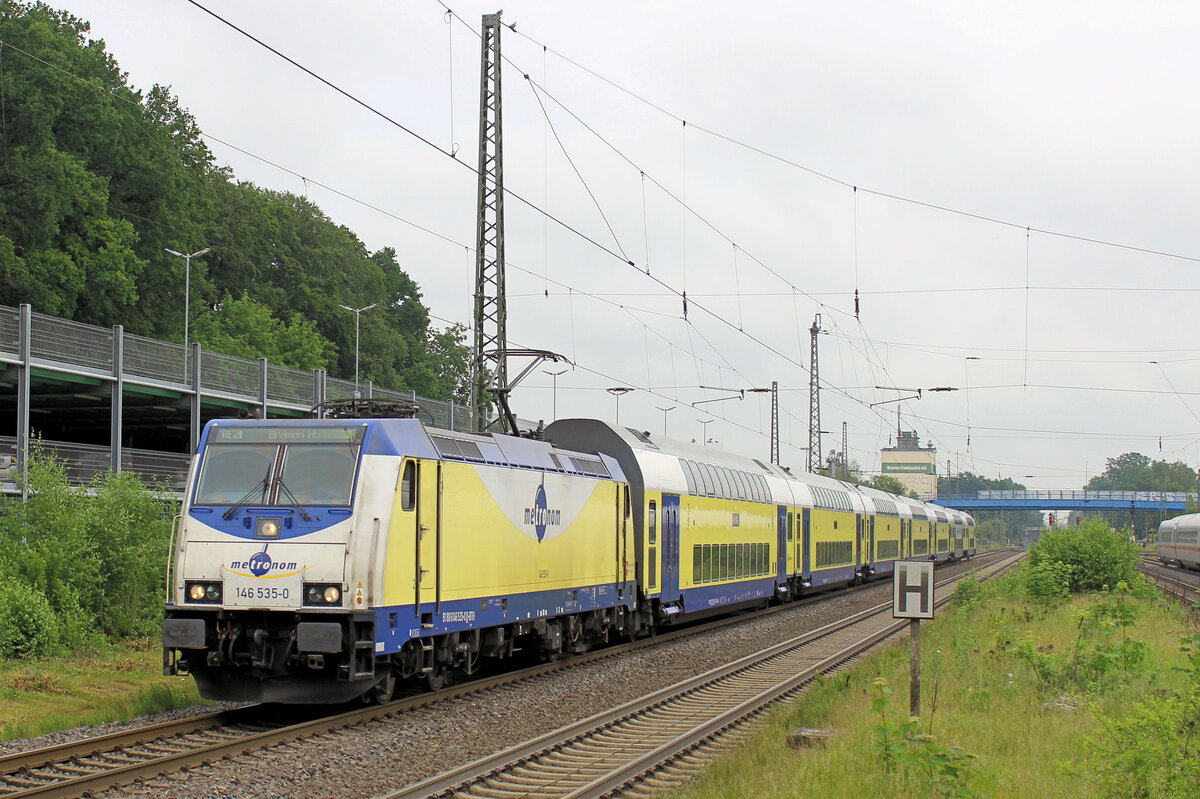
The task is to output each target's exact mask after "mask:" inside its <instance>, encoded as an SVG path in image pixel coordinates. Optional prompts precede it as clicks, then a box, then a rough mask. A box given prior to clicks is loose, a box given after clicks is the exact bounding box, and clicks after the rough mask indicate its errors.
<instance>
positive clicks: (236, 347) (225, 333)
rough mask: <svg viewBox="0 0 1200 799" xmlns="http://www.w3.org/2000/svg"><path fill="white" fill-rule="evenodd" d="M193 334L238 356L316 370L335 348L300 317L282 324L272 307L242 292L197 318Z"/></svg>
mask: <svg viewBox="0 0 1200 799" xmlns="http://www.w3.org/2000/svg"><path fill="white" fill-rule="evenodd" d="M193 336H194V337H195V340H196V341H199V342H201V343H202V344H203V345H204V347H205V348H206V349H209V350H212V351H214V352H222V353H225V354H226V355H235V356H238V357H241V358H266V359H267V360H269V361H270V362H271V363H276V364H279V365H281V366H290V367H292V368H295V369H307V370H312V369H319V368H321V367H323V366H325V365H326V364H327V363H329V362H330V361H332V360H333V358H334V356H335V354H336V347H334V345H333V342H331V341H329V340H328V339H327V338H325V337H324V336H322V335H321V334H320V333H318V332H317V328H316V325H314V324H313V323H312V322H310V321H309V320H307V319H305V318H304V317H302V316H295V317H293V318H292V321H291V322H288V323H286V324H285V323H284V322H281V321H280V320H278V319H276V318H275V317H274V316H272V315H271V309H270V308H268V307H267V306H265V305H263V304H262V303H260V302H257V301H255V300H252V299H250V298H249V297H248V296H246V295H242V298H241V299H238V300H235V299H232V298H231V297H230V296H229V295H228V294H226V295H225V299H224V300H223V301H222V302H221V303H220V304H219V305H218V306H217V308H216V309H214V310H210V311H208V312H207V313H205V314H203V315H202V316H201V317H200V318H198V319H197V320H196V324H195V327H194V332H193Z"/></svg>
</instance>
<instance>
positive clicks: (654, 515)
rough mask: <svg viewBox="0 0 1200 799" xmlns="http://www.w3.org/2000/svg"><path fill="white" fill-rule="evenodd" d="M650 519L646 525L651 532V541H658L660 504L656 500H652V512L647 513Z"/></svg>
mask: <svg viewBox="0 0 1200 799" xmlns="http://www.w3.org/2000/svg"><path fill="white" fill-rule="evenodd" d="M646 515H647V516H648V517H649V519H650V521H649V522H648V523H647V525H646V527H647V529H648V531H649V533H650V543H651V544H656V543H658V506H657V504H656V503H655V502H654V500H650V512H649V513H648V514H646Z"/></svg>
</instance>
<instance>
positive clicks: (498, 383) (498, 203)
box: [471, 13, 509, 430]
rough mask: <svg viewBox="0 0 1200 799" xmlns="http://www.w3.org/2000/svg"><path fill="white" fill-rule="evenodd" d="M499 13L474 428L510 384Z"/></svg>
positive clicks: (482, 108) (485, 91)
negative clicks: (491, 391) (493, 391)
mask: <svg viewBox="0 0 1200 799" xmlns="http://www.w3.org/2000/svg"><path fill="white" fill-rule="evenodd" d="M500 27H501V26H500V14H499V13H496V14H484V15H483V35H482V42H483V50H482V54H481V57H480V62H481V69H480V78H479V198H478V211H479V215H478V219H477V224H476V236H475V316H474V324H475V346H474V348H473V350H472V353H471V356H472V357H471V369H472V374H471V407H472V409H473V410H474V413H475V429H476V430H484V429H486V428H487V424H488V421H487V420H488V418H489V416H490V410H491V397H489V396H488V387H489V386H488V383H489V379H488V370H487V368H486V366H487V361H488V360H490V359H494V360H495V363H496V366H495V371H494V372H493V374H492V379H491V381H490V382H491V383H492V385H493V386H495V387H496V388H497V389H499V390H500V391H506V390H507V389H508V388H509V385H508V335H507V332H506V330H505V328H506V325H507V313H508V312H507V308H506V304H505V299H504V158H503V152H504V147H503V135H502V127H501V124H500V122H501V115H500Z"/></svg>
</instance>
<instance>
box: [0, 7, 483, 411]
mask: <svg viewBox="0 0 1200 799" xmlns="http://www.w3.org/2000/svg"><path fill="white" fill-rule="evenodd" d="M89 30H90V29H89V26H88V23H87V22H85V21H83V20H80V19H78V18H76V17H73V16H71V15H70V14H69V13H67V12H64V11H56V10H54V9H52V8H50V7H49V6H47V5H45V4H44V3H34V4H30V3H23V2H17V0H0V41H2V42H3V45H0V48H2V49H0V62H2V63H3V67H4V68H3V70H0V94H2V96H3V97H4V100H5V102H4V105H5V131H4V144H5V169H4V170H0V304H6V305H16V304H18V303H22V302H27V303H30V304H31V305H33V307H34V310H36V311H38V312H41V313H47V314H54V315H57V316H63V317H67V318H71V319H74V320H76V321H80V322H87V323H91V324H98V325H102V326H109V325H114V324H122V325H124V326H125V329H126V331H127V332H129V333H136V334H139V335H146V336H155V337H159V338H168V339H173V340H175V341H182V340H183V339H184V331H183V324H184V313H183V310H184V309H183V305H184V302H185V299H184V294H185V292H184V284H185V281H186V280H187V276H186V275H185V271H186V269H187V265H186V262H185V260H184V259H183V258H179V257H177V256H174V255H171V254H169V253H167V252H166V251H165V250H166V249H167V248H170V249H173V250H176V251H181V252H193V251H195V250H199V249H200V248H202V247H205V246H208V247H211V248H212V250H211V252H209V253H206V254H205V255H204V256H203V257H200V258H194V259H192V261H191V269H190V292H188V296H187V302H188V303H189V305H190V307H189V309H188V317H189V318H190V319H191V320H192V321H193V323H194V325H195V327H196V332H197V335H196V336H195V337H194V340H197V341H200V342H202V343H203V344H204V345H205V346H206V347H209V348H211V349H213V350H215V351H219V352H226V353H228V354H231V355H237V356H241V357H249V358H259V357H265V358H268V359H269V360H271V361H272V362H273V363H278V364H281V365H285V366H293V367H296V368H301V369H312V368H326V369H329V371H330V372H331V374H337V375H340V376H342V377H345V378H350V377H352V376H353V374H354V365H355V352H354V350H355V338H356V336H355V325H354V314H351V313H348V312H347V311H344V310H342V309H341V308H339V307H338V306H339V305H348V306H351V307H356V308H358V307H362V306H364V305H369V304H372V303H374V304H376V307H375V308H374V309H373V310H372V311H370V312H367V313H365V314H363V315H362V325H361V330H360V335H359V337H358V338H359V339H360V341H359V344H360V360H361V368H360V373H361V375H362V377H363V378H364V379H368V380H374V381H375V383H376V384H377V385H379V386H380V387H386V388H392V389H404V388H407V389H412V390H415V391H417V392H419V393H421V394H424V395H426V396H430V397H434V398H439V399H448V398H455V399H459V400H461V401H464V402H465V401H466V398H467V395H468V390H467V364H468V357H469V356H468V348H467V347H466V346H465V341H464V331H463V329H462V328H461V327H458V326H451V327H449V328H446V329H445V330H438V329H436V328H434V327H432V326H431V325H430V321H429V311H428V309H427V308H426V307H425V306H424V305H423V304H422V302H421V292H420V289H419V288H418V287H417V284H416V283H415V282H414V281H413V280H412V279H411V278H410V277H409V276H408V275H407V274H406V273H405V272H404V271H403V269H401V267H400V264H399V261H398V259H397V256H396V253H395V251H394V250H392V249H390V248H384V249H382V250H379V251H378V252H375V253H370V252H368V251H367V249H366V247H365V246H364V245H363V243H362V242H361V241H359V239H358V237H357V236H356V235H355V234H354V233H353V232H352V231H350V230H348V229H347V228H345V227H343V226H340V225H337V224H336V223H334V222H333V221H332V220H331V219H329V218H328V217H327V216H326V215H325V214H324V213H323V212H322V211H321V210H320V209H319V208H318V207H317V206H316V205H314V204H313V203H312V202H310V201H309V200H308V199H307V198H306V197H300V196H297V195H294V194H290V193H288V192H275V191H269V190H265V189H261V188H258V187H256V186H254V185H252V184H248V183H237V182H236V181H234V180H233V179H232V177H231V176H230V175H229V174H228V173H227V171H225V170H223V169H220V168H217V167H216V165H215V163H214V160H213V157H212V154H211V152H210V151H209V150H208V147H207V146H206V145H205V143H204V139H203V137H202V134H201V131H200V127H199V125H198V123H197V121H196V120H195V118H194V117H192V115H191V114H190V113H189V112H188V111H187V109H185V108H184V107H182V105H181V104H180V102H179V100H178V98H176V97H175V96H173V95H172V94H171V92H170V90H169V89H168V88H165V87H163V86H154V87H152V88H151V89H150V90H149V91H148V92H145V93H144V94H143V92H141V91H140V90H137V89H135V88H133V87H131V86H129V85H128V84H127V83H126V75H125V74H124V73H122V72H121V70H120V68H119V66H118V65H117V62H116V60H115V59H114V58H113V56H112V55H111V54H109V53H108V52H106V50H105V45H104V43H103V42H102V41H96V40H91V39H89V38H88V33H89Z"/></svg>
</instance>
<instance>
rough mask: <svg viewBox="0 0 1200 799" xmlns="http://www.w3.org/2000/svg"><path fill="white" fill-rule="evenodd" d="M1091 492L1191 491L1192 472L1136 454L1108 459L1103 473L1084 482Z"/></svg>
mask: <svg viewBox="0 0 1200 799" xmlns="http://www.w3.org/2000/svg"><path fill="white" fill-rule="evenodd" d="M1087 488H1088V489H1089V490H1091V491H1195V490H1196V472H1195V471H1194V470H1193V469H1192V467H1190V466H1188V465H1187V464H1186V463H1183V462H1182V461H1172V462H1170V463H1168V462H1167V461H1165V460H1157V461H1152V460H1151V459H1150V457H1149V456H1147V455H1143V454H1141V453H1140V452H1126V453H1125V454H1123V455H1118V456H1117V457H1115V458H1108V461H1107V465H1106V466H1105V469H1104V471H1103V472H1101V473H1100V474H1098V475H1096V476H1095V477H1093V478H1092V479H1090V480H1088V483H1087Z"/></svg>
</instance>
